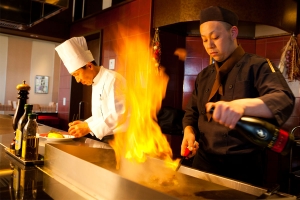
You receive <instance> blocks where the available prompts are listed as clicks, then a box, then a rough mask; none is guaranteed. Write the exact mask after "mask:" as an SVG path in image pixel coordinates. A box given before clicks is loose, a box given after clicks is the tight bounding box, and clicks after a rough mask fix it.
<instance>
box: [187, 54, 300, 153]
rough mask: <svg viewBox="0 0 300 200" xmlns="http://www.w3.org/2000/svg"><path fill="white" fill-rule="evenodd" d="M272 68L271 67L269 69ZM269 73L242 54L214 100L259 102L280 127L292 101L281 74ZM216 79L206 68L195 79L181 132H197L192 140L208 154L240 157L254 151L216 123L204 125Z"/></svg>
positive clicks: (211, 68)
mask: <svg viewBox="0 0 300 200" xmlns="http://www.w3.org/2000/svg"><path fill="white" fill-rule="evenodd" d="M273 66H274V65H273ZM274 69H275V72H272V70H271V68H270V66H269V64H268V62H267V60H266V59H265V58H262V57H259V56H257V55H253V54H249V53H245V55H244V56H243V57H242V58H241V59H240V60H239V61H238V62H237V63H236V64H235V66H234V67H233V68H232V70H231V71H230V72H229V73H228V75H227V79H225V80H224V81H223V83H222V85H223V91H224V96H221V97H220V98H219V99H218V100H223V101H232V100H235V99H242V98H256V97H258V98H260V99H262V100H263V102H264V103H265V104H266V105H267V106H268V108H269V109H270V110H271V111H272V112H273V114H274V116H275V119H274V120H273V121H270V120H269V121H270V122H272V123H273V124H275V125H278V126H280V125H282V124H283V123H284V122H285V121H286V120H287V119H288V118H289V116H290V115H291V113H292V111H293V107H294V101H295V97H294V95H293V93H292V91H291V90H290V88H289V86H288V85H287V83H286V80H285V79H284V77H283V75H282V74H281V72H280V71H279V70H278V68H277V67H274ZM215 77H216V70H215V66H214V65H213V64H212V65H209V66H208V67H206V68H205V69H203V70H202V71H201V72H200V73H199V74H198V76H197V79H196V81H195V88H194V91H193V94H192V97H191V99H190V101H189V103H188V105H187V108H186V113H185V116H184V118H183V128H185V127H186V126H189V125H190V126H193V127H194V129H195V130H197V131H199V132H198V133H197V136H196V138H198V139H199V142H200V146H202V148H203V149H204V150H206V152H208V153H214V154H240V153H249V152H251V151H252V150H254V149H256V148H258V147H257V146H255V145H254V144H252V143H251V142H249V141H248V140H246V139H245V138H244V137H243V136H242V135H241V134H240V133H238V132H237V131H236V130H231V129H229V128H226V127H225V126H223V125H220V124H218V123H217V122H215V121H213V120H211V121H210V122H208V120H207V117H206V111H205V104H206V103H207V101H208V97H209V94H210V90H211V88H212V86H213V83H214V79H215Z"/></svg>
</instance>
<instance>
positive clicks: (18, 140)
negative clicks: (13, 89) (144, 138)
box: [15, 104, 33, 157]
mask: <svg viewBox="0 0 300 200" xmlns="http://www.w3.org/2000/svg"><path fill="white" fill-rule="evenodd" d="M32 108H33V105H31V104H25V106H24V110H25V112H24V114H23V115H22V117H21V118H20V120H19V122H18V128H17V130H16V140H15V154H16V156H18V157H21V155H22V138H23V132H24V126H25V124H26V123H27V122H28V115H29V114H30V113H31V112H32Z"/></svg>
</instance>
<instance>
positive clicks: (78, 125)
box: [68, 120, 91, 138]
mask: <svg viewBox="0 0 300 200" xmlns="http://www.w3.org/2000/svg"><path fill="white" fill-rule="evenodd" d="M69 127H70V128H69V130H68V133H69V134H70V135H74V136H75V137H77V138H78V137H83V136H85V135H87V134H88V133H90V132H91V130H90V128H89V126H88V123H86V122H83V121H80V120H77V121H73V122H71V123H69Z"/></svg>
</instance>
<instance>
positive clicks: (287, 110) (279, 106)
mask: <svg viewBox="0 0 300 200" xmlns="http://www.w3.org/2000/svg"><path fill="white" fill-rule="evenodd" d="M273 66H274V65H273ZM273 66H270V65H269V64H268V63H267V61H266V62H264V63H262V65H261V66H260V67H259V68H258V70H257V71H256V77H257V78H256V82H255V87H256V88H258V91H259V95H260V97H259V98H260V99H261V100H262V101H263V102H264V103H265V104H266V105H267V106H268V108H269V109H270V110H271V111H272V113H273V114H274V116H275V119H276V121H277V123H278V125H280V126H281V125H283V124H284V123H285V122H286V120H287V119H288V118H289V117H290V115H291V114H292V112H293V108H294V103H295V97H294V95H293V92H292V91H291V89H290V87H289V86H288V84H287V82H286V80H285V79H284V77H283V75H282V74H281V72H280V71H279V69H278V68H277V67H273Z"/></svg>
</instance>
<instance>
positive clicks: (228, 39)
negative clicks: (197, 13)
mask: <svg viewBox="0 0 300 200" xmlns="http://www.w3.org/2000/svg"><path fill="white" fill-rule="evenodd" d="M237 33H238V30H237V27H236V26H230V25H229V24H227V23H225V22H220V21H208V22H205V23H203V24H201V25H200V34H201V38H202V41H203V46H204V48H205V50H206V52H207V53H208V55H210V56H211V57H212V58H214V60H216V61H217V62H222V61H224V60H225V59H226V58H228V57H229V55H230V54H231V53H232V52H233V51H234V50H235V49H236V47H237V45H236V42H235V39H236V37H237Z"/></svg>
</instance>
